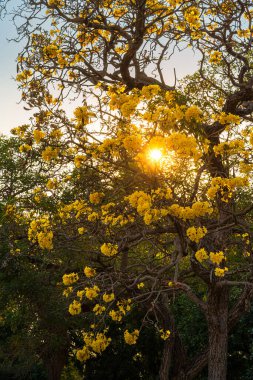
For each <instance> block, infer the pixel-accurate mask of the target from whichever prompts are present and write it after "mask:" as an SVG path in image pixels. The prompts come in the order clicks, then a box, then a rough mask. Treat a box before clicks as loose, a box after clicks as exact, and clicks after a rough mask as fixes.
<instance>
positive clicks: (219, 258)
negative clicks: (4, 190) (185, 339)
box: [14, 0, 253, 380]
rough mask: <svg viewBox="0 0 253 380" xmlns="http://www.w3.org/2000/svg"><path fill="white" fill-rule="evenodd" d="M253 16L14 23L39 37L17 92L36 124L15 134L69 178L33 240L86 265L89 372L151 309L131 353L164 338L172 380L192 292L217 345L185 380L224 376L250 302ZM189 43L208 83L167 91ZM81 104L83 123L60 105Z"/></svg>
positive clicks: (146, 6)
mask: <svg viewBox="0 0 253 380" xmlns="http://www.w3.org/2000/svg"><path fill="white" fill-rule="evenodd" d="M44 10H46V15H45V13H44ZM252 11H253V9H252V4H251V2H250V1H243V2H241V1H232V0H229V1H228V0H220V1H218V2H217V1H211V0H208V1H202V0H200V1H198V2H197V3H196V2H193V1H184V2H182V1H179V0H178V1H177V0H175V1H169V2H165V1H150V2H147V1H144V0H141V1H139V0H138V1H129V2H128V3H127V6H126V2H124V3H123V2H120V1H117V3H114V2H110V3H108V2H106V1H95V2H92V3H90V2H84V1H76V2H75V3H73V2H72V1H65V2H61V1H58V0H52V1H51V0H50V1H48V2H46V1H37V2H35V1H28V2H24V3H22V4H21V6H20V7H19V9H18V10H17V12H16V16H15V18H14V20H16V19H17V17H21V18H24V20H25V22H24V23H23V24H22V25H21V26H19V27H18V31H19V32H20V35H21V37H22V36H23V37H27V45H26V46H25V48H24V50H23V52H22V53H21V54H20V56H19V59H18V61H19V67H20V70H22V71H21V72H19V73H18V76H17V79H18V81H20V82H21V87H22V91H23V99H24V100H26V101H27V103H28V104H29V105H30V106H31V107H38V109H39V112H38V113H37V115H36V118H35V121H34V124H33V125H31V126H30V127H27V128H26V130H25V131H24V133H23V131H22V133H21V132H20V130H19V129H16V131H15V133H17V134H19V135H22V136H21V137H22V139H24V145H23V148H21V150H23V151H24V154H26V152H25V151H27V150H29V151H36V152H37V154H41V156H42V158H43V159H44V160H45V161H46V162H48V163H49V165H50V166H52V167H54V168H55V173H58V174H57V175H59V176H60V177H61V178H63V173H64V174H66V173H67V177H66V178H67V181H69V182H68V183H66V182H65V183H63V182H61V181H56V180H54V179H51V182H50V183H49V184H47V186H48V187H50V190H51V191H52V196H53V197H54V204H55V205H57V204H58V207H54V208H52V207H51V208H50V207H46V208H45V207H44V205H40V204H39V205H38V206H37V212H38V214H40V216H39V217H38V218H36V219H34V220H32V221H31V222H30V229H29V232H28V236H29V240H30V241H31V242H32V244H36V243H37V244H38V246H39V247H40V248H41V249H48V250H49V251H51V250H53V249H55V248H56V249H58V247H60V246H63V245H64V247H65V248H66V249H69V250H72V249H73V247H74V246H75V248H74V249H75V250H77V251H82V252H86V258H87V263H88V264H89V265H88V264H87V265H86V270H85V273H84V274H85V277H83V278H82V281H79V277H80V274H79V276H78V275H77V274H76V273H67V274H66V276H65V277H64V278H63V281H64V283H65V285H72V284H78V286H84V289H83V290H82V291H81V293H80V290H79V293H77V297H79V300H78V299H75V300H74V301H73V303H72V304H71V305H70V312H71V313H72V314H78V313H79V312H81V308H82V307H83V308H84V307H86V308H87V307H88V308H89V311H92V310H93V313H91V314H92V315H93V316H94V319H95V321H96V323H95V327H92V328H91V330H90V331H88V332H86V333H84V341H85V346H84V348H83V349H81V350H79V351H78V352H77V357H79V359H83V360H84V359H88V358H89V357H92V355H95V354H98V353H100V352H102V351H103V350H104V349H105V348H106V347H107V346H108V344H109V343H110V338H108V337H107V336H106V330H104V328H106V326H108V325H109V324H110V323H109V320H110V318H111V319H112V320H114V321H115V322H117V323H118V322H121V320H123V319H124V318H123V317H124V316H125V314H127V312H130V310H131V309H132V310H139V315H143V314H142V312H143V310H145V314H144V315H145V317H144V318H142V319H141V320H140V321H138V322H137V321H136V328H134V330H133V331H132V332H131V331H128V329H126V330H125V333H124V336H125V340H126V343H128V344H130V345H131V344H134V343H136V341H137V338H138V336H139V330H140V329H141V328H142V326H145V325H146V324H148V323H150V324H152V325H153V327H154V328H156V329H157V331H160V334H161V336H162V337H163V338H164V339H165V344H164V354H163V358H162V361H161V368H160V378H161V379H167V378H168V374H169V371H170V370H171V360H172V361H173V352H174V363H175V356H176V355H179V354H178V353H180V357H182V358H184V357H185V352H184V350H183V347H182V342H181V341H180V337H179V335H178V334H177V328H176V326H175V321H174V316H173V312H172V304H173V299H174V298H175V297H177V295H178V294H179V293H182V292H183V293H185V294H186V295H187V296H188V297H189V298H190V300H191V301H192V302H194V303H195V304H196V305H197V306H198V307H199V308H200V310H201V311H202V313H203V316H204V318H205V320H206V323H207V326H208V341H209V345H208V348H206V349H204V350H203V352H201V353H200V354H199V356H198V357H197V358H196V359H195V360H193V361H192V363H191V365H190V366H187V365H186V364H185V363H187V360H185V361H183V362H181V363H178V368H176V369H175V368H174V374H173V376H174V378H177V379H179V378H180V379H183V378H189V379H191V378H194V377H196V375H197V374H198V373H199V372H200V370H201V369H202V368H203V367H204V366H205V365H206V363H207V362H208V372H209V373H208V378H209V379H210V380H212V379H215V380H219V379H225V378H226V367H227V364H226V363H227V342H228V335H229V332H230V331H231V330H232V328H233V327H234V326H235V324H236V322H237V321H238V320H239V319H240V317H241V315H242V314H243V313H244V312H245V310H247V304H248V303H249V302H250V301H251V299H252V297H253V291H252V248H251V235H252V223H251V218H252V206H251V199H252V192H251V189H250V186H251V181H252V180H251V173H252V154H251V149H252V148H251V147H252V129H251V125H250V123H251V122H252V110H253V89H252V85H253V81H252V52H251V38H252V30H251V20H252ZM30 20H33V22H32V23H31V22H30ZM36 22H37V23H38V25H37V26H36V28H37V32H35V29H36V28H35V24H36ZM49 22H51V25H52V28H51V29H50V30H49V28H48V25H49ZM31 28H32V29H33V33H31ZM43 28H44V29H43ZM189 44H190V46H191V48H192V49H193V50H194V51H196V52H197V54H199V57H200V62H199V67H198V71H197V72H196V74H195V75H193V76H191V77H187V78H185V79H184V80H183V81H181V82H180V83H179V84H177V83H175V84H174V85H169V84H168V83H166V82H165V80H164V78H163V75H162V72H163V69H164V68H165V65H166V64H167V62H169V57H170V53H171V52H173V51H174V50H175V49H178V50H179V51H180V49H183V48H184V47H185V46H187V45H189ZM55 84H57V85H59V93H57V95H56V94H55V92H52V85H55ZM94 86H95V88H94ZM54 91H56V90H54ZM69 91H71V94H75V96H76V97H78V96H79V95H80V94H83V93H84V94H85V95H86V98H84V102H83V105H82V106H81V107H78V108H77V109H76V110H75V112H74V116H75V119H72V120H69V119H68V118H67V117H66V115H65V114H64V112H63V111H61V110H60V108H59V107H60V104H59V102H60V101H62V100H63V99H65V98H66V96H67V94H68V92H69ZM89 93H92V98H91V99H92V101H93V103H94V104H95V106H94V107H90V106H89V105H88V101H89V98H88V94H89ZM96 118H97V121H96V122H93V123H92V121H95V119H96ZM87 175H88V178H90V180H89V181H88V185H86V183H85V182H84V181H86V180H87ZM67 194H68V195H70V197H69V198H68V197H67ZM70 198H71V199H70ZM57 202H58V203H57ZM49 204H50V202H49ZM73 242H75V245H73ZM76 244H77V247H76ZM94 267H95V269H94ZM85 278H86V279H85ZM231 287H233V288H238V293H236V294H237V297H236V299H234V300H233V302H232V305H231V303H230V298H231V297H230V293H231V292H230V288H231ZM71 290H72V289H71ZM82 299H84V301H82ZM96 299H98V300H99V302H97V303H96V304H95V300H96ZM107 301H108V302H107ZM141 311H142V312H141ZM119 329H121V327H119ZM170 330H171V331H172V332H171V334H170ZM169 335H171V336H170V337H169ZM175 353H176V354H175Z"/></svg>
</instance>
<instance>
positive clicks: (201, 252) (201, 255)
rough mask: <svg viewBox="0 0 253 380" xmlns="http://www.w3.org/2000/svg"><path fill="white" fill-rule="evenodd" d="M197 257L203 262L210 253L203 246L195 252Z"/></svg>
mask: <svg viewBox="0 0 253 380" xmlns="http://www.w3.org/2000/svg"><path fill="white" fill-rule="evenodd" d="M195 257H196V259H197V260H198V261H199V262H200V263H202V261H204V260H207V259H208V257H209V256H208V253H207V252H206V250H205V248H201V249H199V250H198V251H197V252H196V253H195Z"/></svg>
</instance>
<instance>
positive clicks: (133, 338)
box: [124, 329, 139, 345]
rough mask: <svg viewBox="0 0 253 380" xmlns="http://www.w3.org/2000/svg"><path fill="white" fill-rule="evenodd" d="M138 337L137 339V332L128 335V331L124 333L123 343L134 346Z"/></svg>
mask: <svg viewBox="0 0 253 380" xmlns="http://www.w3.org/2000/svg"><path fill="white" fill-rule="evenodd" d="M138 337H139V330H136V329H135V330H134V331H133V332H132V333H130V332H129V331H128V330H126V331H125V332H124V339H125V342H126V343H127V344H129V345H133V344H136V342H137V339H138Z"/></svg>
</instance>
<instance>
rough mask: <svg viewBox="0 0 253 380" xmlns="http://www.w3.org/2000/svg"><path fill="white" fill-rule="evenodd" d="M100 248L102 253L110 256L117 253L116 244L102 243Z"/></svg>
mask: <svg viewBox="0 0 253 380" xmlns="http://www.w3.org/2000/svg"><path fill="white" fill-rule="evenodd" d="M100 250H101V252H102V253H103V255H105V256H108V257H110V256H114V255H116V254H117V253H118V246H117V244H111V243H104V244H103V245H102V246H101V248H100Z"/></svg>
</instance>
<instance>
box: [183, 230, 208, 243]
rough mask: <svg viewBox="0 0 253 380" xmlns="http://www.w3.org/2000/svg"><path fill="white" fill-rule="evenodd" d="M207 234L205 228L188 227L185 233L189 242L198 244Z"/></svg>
mask: <svg viewBox="0 0 253 380" xmlns="http://www.w3.org/2000/svg"><path fill="white" fill-rule="evenodd" d="M206 233H207V229H206V227H189V228H188V229H187V231H186V234H187V236H188V238H189V239H190V240H191V241H195V242H196V243H198V242H199V241H200V239H202V238H203V237H204V236H205V235H206Z"/></svg>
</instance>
